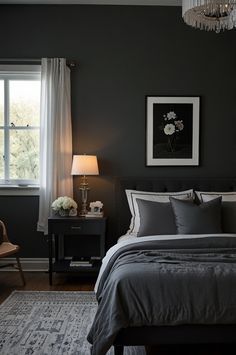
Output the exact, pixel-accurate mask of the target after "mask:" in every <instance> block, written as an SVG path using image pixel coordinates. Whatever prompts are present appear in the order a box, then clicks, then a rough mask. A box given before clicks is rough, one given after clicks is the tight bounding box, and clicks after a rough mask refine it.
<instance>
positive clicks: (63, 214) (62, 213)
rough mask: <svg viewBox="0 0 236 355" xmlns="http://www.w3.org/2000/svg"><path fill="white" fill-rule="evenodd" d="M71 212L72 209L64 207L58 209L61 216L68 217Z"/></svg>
mask: <svg viewBox="0 0 236 355" xmlns="http://www.w3.org/2000/svg"><path fill="white" fill-rule="evenodd" d="M69 213H70V210H64V209H63V208H61V209H60V210H59V211H58V214H59V216H61V217H68V216H69Z"/></svg>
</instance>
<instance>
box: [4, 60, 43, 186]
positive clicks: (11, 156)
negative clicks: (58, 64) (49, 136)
mask: <svg viewBox="0 0 236 355" xmlns="http://www.w3.org/2000/svg"><path fill="white" fill-rule="evenodd" d="M39 137H40V67H39V66H24V65H21V66H12V65H11V66H0V184H1V185H38V183H39Z"/></svg>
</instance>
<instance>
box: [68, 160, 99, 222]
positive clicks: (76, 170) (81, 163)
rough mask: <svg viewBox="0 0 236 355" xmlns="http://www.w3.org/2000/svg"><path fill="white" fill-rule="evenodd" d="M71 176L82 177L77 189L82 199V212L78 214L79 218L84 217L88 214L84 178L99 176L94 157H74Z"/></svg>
mask: <svg viewBox="0 0 236 355" xmlns="http://www.w3.org/2000/svg"><path fill="white" fill-rule="evenodd" d="M71 175H82V176H83V177H82V180H81V183H80V187H79V189H80V191H81V198H82V210H81V212H80V213H79V214H80V216H85V215H86V214H87V212H88V211H87V199H88V191H89V190H90V188H89V186H88V181H87V178H86V176H87V175H99V171H98V162H97V157H96V155H86V154H84V155H74V156H73V162H72V169H71Z"/></svg>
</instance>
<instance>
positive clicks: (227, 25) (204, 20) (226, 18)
mask: <svg viewBox="0 0 236 355" xmlns="http://www.w3.org/2000/svg"><path fill="white" fill-rule="evenodd" d="M182 16H183V19H184V21H185V22H186V23H187V24H188V25H190V26H193V27H195V28H200V29H201V30H206V31H215V32H216V33H219V32H220V31H222V30H231V29H232V28H234V27H236V0H182Z"/></svg>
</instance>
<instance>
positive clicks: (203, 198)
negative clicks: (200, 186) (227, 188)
mask: <svg viewBox="0 0 236 355" xmlns="http://www.w3.org/2000/svg"><path fill="white" fill-rule="evenodd" d="M195 194H196V195H197V197H198V199H199V201H200V202H201V203H202V202H208V201H210V200H213V199H214V198H217V197H220V196H222V202H235V201H236V192H205V191H195Z"/></svg>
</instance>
